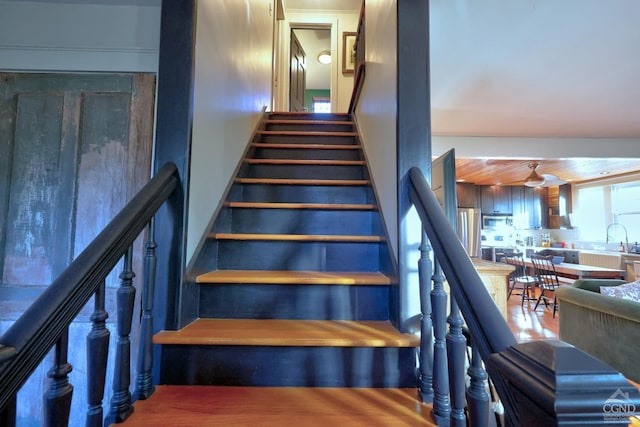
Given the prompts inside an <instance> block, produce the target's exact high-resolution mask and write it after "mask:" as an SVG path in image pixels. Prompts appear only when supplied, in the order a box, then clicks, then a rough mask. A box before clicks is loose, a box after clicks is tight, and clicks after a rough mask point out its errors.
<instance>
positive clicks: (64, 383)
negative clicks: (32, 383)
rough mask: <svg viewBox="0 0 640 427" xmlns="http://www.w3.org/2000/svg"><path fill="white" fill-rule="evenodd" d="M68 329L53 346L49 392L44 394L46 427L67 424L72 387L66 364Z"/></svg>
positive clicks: (68, 366) (69, 366)
mask: <svg viewBox="0 0 640 427" xmlns="http://www.w3.org/2000/svg"><path fill="white" fill-rule="evenodd" d="M68 351H69V329H68V328H65V329H64V331H63V332H62V335H60V338H59V339H58V342H57V343H56V345H55V352H54V353H55V355H54V363H53V367H52V368H51V370H49V373H48V376H49V378H51V384H50V386H49V390H48V391H47V392H46V393H45V396H44V398H45V417H44V422H45V425H46V426H47V427H56V426H61V427H62V426H64V427H66V426H67V425H68V424H69V414H70V411H71V398H72V396H73V386H72V385H71V384H69V373H70V372H71V370H72V368H71V365H70V364H69V363H68V359H67V355H68Z"/></svg>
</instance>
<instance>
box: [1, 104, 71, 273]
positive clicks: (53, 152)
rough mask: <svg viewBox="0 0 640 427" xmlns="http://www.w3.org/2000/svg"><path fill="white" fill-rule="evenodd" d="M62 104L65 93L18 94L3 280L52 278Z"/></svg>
mask: <svg viewBox="0 0 640 427" xmlns="http://www.w3.org/2000/svg"><path fill="white" fill-rule="evenodd" d="M63 104H64V96H62V95H61V94H20V95H18V97H17V103H16V114H15V139H14V145H13V153H12V166H13V167H12V168H11V175H10V180H9V206H8V214H7V215H6V229H7V233H6V242H5V262H4V271H3V282H4V283H12V284H24V283H25V281H26V280H28V281H34V282H36V283H42V282H47V281H49V280H50V279H51V273H52V264H53V262H54V261H53V257H54V256H55V255H54V252H55V251H54V249H55V248H54V247H53V243H54V241H55V237H54V235H55V226H56V221H57V218H56V216H57V212H56V211H57V209H56V204H57V198H58V182H59V179H60V170H59V153H60V146H61V138H60V136H61V133H62V109H63ZM26 278H29V279H26Z"/></svg>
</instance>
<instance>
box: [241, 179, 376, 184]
mask: <svg viewBox="0 0 640 427" xmlns="http://www.w3.org/2000/svg"><path fill="white" fill-rule="evenodd" d="M235 182H237V183H239V184H286V185H336V186H348V185H354V186H355V185H371V181H370V180H368V179H293V178H236V179H235Z"/></svg>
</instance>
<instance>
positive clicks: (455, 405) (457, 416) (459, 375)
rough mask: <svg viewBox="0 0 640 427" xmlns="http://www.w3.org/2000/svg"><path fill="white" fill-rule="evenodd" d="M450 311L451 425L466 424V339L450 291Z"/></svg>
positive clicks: (448, 348)
mask: <svg viewBox="0 0 640 427" xmlns="http://www.w3.org/2000/svg"><path fill="white" fill-rule="evenodd" d="M449 295H450V307H451V309H450V311H449V318H448V319H447V322H448V323H449V333H448V334H447V356H448V362H449V388H450V389H451V425H452V426H458V427H464V426H466V425H467V421H466V416H465V413H464V407H465V391H466V390H465V388H466V385H465V369H464V368H465V360H466V357H467V352H466V350H467V339H466V338H465V336H464V335H463V334H462V324H463V321H462V316H460V309H459V308H458V303H457V302H456V300H455V298H454V297H453V293H450V294H449Z"/></svg>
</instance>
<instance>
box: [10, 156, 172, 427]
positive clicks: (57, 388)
mask: <svg viewBox="0 0 640 427" xmlns="http://www.w3.org/2000/svg"><path fill="white" fill-rule="evenodd" d="M179 181H180V179H179V177H178V172H177V168H176V166H175V165H174V164H173V163H168V164H166V165H165V166H163V167H162V168H161V169H160V170H159V171H158V172H157V173H156V175H155V176H154V177H153V179H151V180H150V181H149V182H148V183H147V184H146V185H145V186H144V187H143V188H142V189H141V190H140V192H138V194H136V195H135V196H134V198H133V199H132V200H131V201H130V202H129V203H127V205H126V206H125V207H124V208H123V209H122V210H121V211H120V213H118V215H116V217H115V218H114V219H113V220H112V221H111V222H110V223H109V224H108V225H107V226H106V227H105V228H104V230H103V231H102V232H101V233H100V234H99V235H98V236H97V237H96V238H95V239H94V240H93V241H92V242H91V243H90V244H89V245H88V246H87V247H86V249H85V250H84V251H83V252H82V253H80V254H79V255H78V257H77V258H76V259H75V260H74V261H73V262H71V264H70V265H69V266H68V267H67V268H66V269H65V270H64V271H63V272H62V273H61V274H60V276H58V278H56V279H55V280H54V281H53V283H51V285H49V286H48V287H47V288H46V289H45V290H44V291H43V293H42V294H41V295H40V296H39V297H38V298H37V299H36V300H35V301H34V302H33V304H31V306H29V308H28V309H27V310H26V311H25V312H24V313H23V314H22V316H20V317H19V318H18V319H17V320H16V321H15V323H14V324H13V325H12V326H11V327H10V328H9V329H8V330H7V331H6V332H5V334H4V335H2V337H0V425H2V426H14V425H15V422H16V395H17V393H18V391H19V390H20V388H21V387H22V386H23V384H24V383H25V382H26V381H27V379H28V377H29V376H30V375H31V374H32V373H33V372H34V371H35V370H36V368H37V367H38V365H39V364H40V363H41V362H42V361H43V360H44V358H45V356H46V355H47V353H48V352H49V350H50V349H51V348H53V347H55V351H54V353H55V354H54V366H53V367H52V368H51V370H50V371H49V374H48V375H49V377H50V379H51V380H50V387H49V390H48V391H47V393H46V396H45V400H46V401H45V405H44V406H45V415H44V422H45V424H46V425H47V426H66V425H68V423H69V417H70V406H71V398H72V395H73V386H72V385H71V384H70V382H69V376H68V374H69V373H70V372H71V370H72V367H71V365H70V364H69V363H68V361H67V353H68V351H69V349H68V331H69V326H70V325H71V323H72V322H73V321H74V319H75V318H76V317H77V316H78V314H79V313H80V311H81V309H82V308H83V307H84V306H85V305H86V304H87V303H88V302H89V300H90V299H91V297H92V296H93V297H94V311H93V314H92V315H91V322H92V328H91V331H90V332H89V334H88V336H87V403H88V409H87V415H86V425H87V426H102V425H103V421H104V422H105V423H106V424H110V423H112V422H119V421H122V420H124V419H125V418H126V417H127V416H128V415H129V414H130V413H131V412H132V411H133V409H132V395H131V393H130V392H129V388H130V377H131V371H130V360H129V359H130V354H131V348H130V343H131V340H130V338H129V334H130V332H131V323H132V318H133V306H134V298H135V288H134V287H133V286H132V280H133V277H134V276H135V273H134V271H133V269H132V246H133V242H134V241H135V240H136V238H137V237H138V236H139V235H140V234H141V233H142V232H143V231H144V229H145V228H147V227H148V233H147V242H146V245H145V247H146V255H145V263H144V264H145V271H144V272H143V275H144V279H145V282H144V286H143V293H142V319H141V334H142V335H141V337H140V351H139V352H138V355H139V361H138V378H137V381H136V386H137V387H136V390H135V392H134V396H133V397H134V398H136V399H144V398H146V397H148V396H149V395H150V394H151V393H152V392H153V385H152V380H151V365H152V362H151V349H152V343H151V339H152V337H151V333H152V329H153V326H152V324H153V318H152V314H151V313H152V308H153V307H152V301H153V285H154V278H155V262H156V261H155V259H156V256H155V247H156V243H155V242H154V226H153V217H154V215H155V213H156V212H157V211H158V209H160V207H161V206H162V205H163V204H164V203H165V201H167V200H168V198H169V197H170V196H171V195H172V193H173V192H174V190H175V189H176V188H177V187H178V184H179ZM121 259H124V263H123V264H124V267H123V270H122V272H121V274H120V279H121V282H120V287H119V289H118V290H117V305H118V310H117V311H118V313H117V320H118V324H117V333H118V337H117V344H116V358H115V364H116V366H115V367H114V368H113V369H114V383H113V396H112V399H111V402H110V408H109V413H108V415H107V417H106V420H105V417H104V416H103V408H102V400H103V398H104V389H105V377H106V372H107V356H108V348H109V335H110V333H109V330H108V329H107V327H106V319H107V318H108V313H107V312H106V311H105V278H106V277H107V275H108V274H109V273H110V272H111V271H112V270H113V269H114V267H115V266H116V265H117V264H118V262H119V261H120V260H121Z"/></svg>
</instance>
